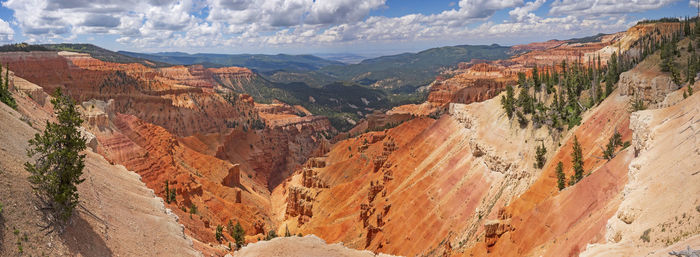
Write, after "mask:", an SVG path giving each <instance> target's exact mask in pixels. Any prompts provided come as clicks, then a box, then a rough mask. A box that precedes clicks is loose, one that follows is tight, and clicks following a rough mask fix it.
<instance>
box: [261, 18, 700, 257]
mask: <svg viewBox="0 0 700 257" xmlns="http://www.w3.org/2000/svg"><path fill="white" fill-rule="evenodd" d="M662 25H663V24H662ZM644 26H646V25H643V27H644ZM631 31H632V32H635V31H637V29H635V30H631ZM635 33H636V32H635ZM630 37H631V38H640V37H641V35H639V34H634V35H629V33H619V34H615V35H611V36H608V37H605V38H604V40H603V41H604V42H603V43H604V44H603V43H598V44H597V45H595V44H594V45H589V46H590V47H589V48H585V47H583V48H582V49H588V50H585V51H590V52H595V51H601V49H603V48H604V47H605V45H606V44H608V45H609V44H612V43H611V42H623V43H624V42H627V41H625V40H628V39H629V38H630ZM606 40H607V41H606ZM557 47H574V46H571V45H569V46H557ZM545 51H546V50H545ZM557 51H562V56H569V55H568V54H564V53H565V52H566V51H568V50H566V49H559V50H557ZM572 51H573V50H572ZM577 51H578V50H577ZM567 58H568V57H567ZM514 67H518V66H514ZM509 69H510V68H502V67H499V66H497V65H493V64H483V63H482V64H476V65H471V66H469V67H468V68H466V69H465V70H464V72H463V75H460V74H457V75H456V76H454V77H453V78H451V79H448V80H445V81H437V82H435V83H434V84H433V87H434V88H433V89H432V91H431V97H432V98H431V97H429V101H430V100H431V99H432V100H433V101H435V102H431V103H437V104H443V105H444V108H445V109H446V114H445V115H442V116H441V117H440V118H439V119H436V120H435V119H430V118H427V117H418V118H414V119H412V120H409V121H406V122H404V123H402V124H401V125H399V126H397V127H395V128H391V129H389V130H386V131H380V132H369V133H364V134H359V135H357V136H355V137H351V138H348V139H344V140H341V141H339V142H337V143H336V144H335V145H333V146H332V148H331V149H330V151H329V152H328V153H327V154H326V155H324V156H322V157H320V158H315V159H313V160H309V161H308V162H307V163H306V165H305V167H303V168H301V169H299V170H297V171H296V172H295V173H294V174H293V175H292V176H291V177H290V178H289V179H287V180H285V181H284V182H283V183H282V184H281V185H280V186H278V187H277V188H275V189H274V191H273V192H272V205H273V222H276V223H277V224H278V225H277V229H278V231H284V230H286V229H288V230H289V231H291V232H292V233H302V234H315V235H318V236H319V237H321V238H323V239H324V240H327V241H329V242H331V243H332V242H343V243H345V244H346V245H348V246H350V247H353V248H358V249H369V250H372V251H375V252H383V253H388V254H397V255H406V256H435V255H438V256H440V255H442V256H487V255H490V256H577V255H579V254H581V253H583V252H584V251H586V250H587V249H589V247H591V246H590V245H592V244H603V243H605V245H602V246H601V247H600V248H593V249H596V251H592V252H591V253H592V254H594V255H598V256H604V255H605V253H606V251H607V250H609V249H622V250H616V251H620V252H622V251H626V252H634V251H631V250H630V249H631V248H633V247H634V246H635V244H636V243H637V242H638V240H637V238H639V236H640V235H638V234H637V233H642V232H644V231H645V230H644V229H646V228H644V229H641V228H638V227H636V228H634V229H630V228H629V227H625V225H616V224H619V222H617V221H615V220H616V219H618V218H619V217H623V218H621V219H626V218H624V217H627V216H628V214H627V213H628V212H629V211H621V210H623V209H622V208H623V207H624V206H625V200H624V199H625V198H624V197H625V196H626V195H627V194H628V193H629V192H630V191H629V190H632V188H634V190H637V191H640V192H639V193H638V195H639V196H642V195H644V194H642V193H641V192H644V188H647V187H646V186H645V185H648V184H645V185H639V186H634V187H630V185H631V184H630V181H632V182H634V181H636V180H634V179H635V177H634V176H636V175H633V176H632V177H631V178H630V177H629V176H628V173H629V174H633V172H632V171H631V170H632V169H633V168H630V167H632V166H630V165H631V164H632V165H633V163H634V162H633V160H635V154H637V153H638V151H635V148H632V147H631V148H626V149H624V150H620V151H619V153H617V154H616V156H615V158H613V159H612V160H609V161H608V160H605V159H603V158H602V156H603V147H604V146H605V145H606V144H607V142H608V139H609V138H610V137H611V136H612V135H613V134H614V133H615V132H616V131H617V132H619V133H620V134H621V136H622V141H623V142H633V141H635V140H636V139H635V140H633V132H634V133H635V134H636V133H639V131H638V129H637V128H636V127H635V126H631V125H630V112H629V102H630V99H631V98H632V97H633V96H631V94H630V93H629V91H630V90H638V89H640V88H644V87H643V86H641V87H640V86H639V85H637V84H635V83H630V84H629V85H624V86H623V85H621V84H618V87H619V88H617V89H616V90H615V91H614V92H613V94H612V95H611V96H609V97H608V98H607V99H605V101H603V102H602V103H601V104H599V105H597V106H594V107H593V108H591V109H589V110H587V111H586V112H585V113H584V114H583V120H582V122H581V125H579V126H576V127H574V128H573V129H570V130H564V131H563V134H561V135H559V134H558V133H555V132H552V131H548V129H547V128H533V127H532V124H529V125H528V126H527V127H525V128H520V127H519V126H518V125H517V122H515V121H513V120H509V119H508V118H507V117H506V115H505V114H504V112H503V110H502V108H501V106H500V99H498V97H496V98H493V96H496V95H497V94H498V91H493V93H492V91H489V89H490V88H492V86H485V87H484V88H483V89H479V90H477V89H478V88H479V84H478V83H474V81H478V80H476V79H475V78H479V77H481V78H489V79H490V80H489V82H485V83H484V84H483V85H494V86H493V87H496V88H497V87H500V86H502V85H498V84H494V83H497V82H498V81H501V80H504V79H505V78H508V76H511V77H510V79H513V78H512V75H513V72H512V71H513V70H509ZM635 72H637V73H638V72H639V71H635V70H633V71H630V72H629V74H628V75H627V76H630V77H634V76H641V75H642V74H635ZM661 75H662V76H664V75H663V74H661ZM666 76H667V75H666ZM642 78H643V77H642ZM460 79H464V81H463V84H461V85H464V84H469V83H471V84H469V85H470V86H469V87H472V89H474V90H476V92H478V93H476V94H465V96H475V97H474V98H463V99H460V98H459V94H456V93H455V92H459V90H463V89H468V88H469V87H465V88H460V86H459V84H450V83H456V82H457V81H459V80H460ZM489 83H491V84H489ZM621 83H622V82H621ZM640 83H642V84H643V82H640ZM452 85H454V86H452ZM630 88H632V89H630ZM472 89H468V90H472ZM674 90H675V91H674ZM438 92H447V93H445V94H439V93H438ZM679 92H680V90H679V89H678V88H677V87H676V88H671V89H663V90H659V92H654V94H660V95H668V96H672V97H673V99H675V100H673V101H671V100H665V102H664V104H665V105H675V104H683V103H685V104H686V105H688V102H690V105H693V104H694V106H695V107H697V106H698V105H697V98H692V99H688V100H684V101H681V100H677V99H676V98H677V97H676V96H677V95H678V94H679ZM491 94H493V95H491ZM541 97H542V96H541ZM489 98H491V99H489ZM662 98H663V96H662ZM667 98H668V97H666V99H667ZM487 99H488V100H487ZM693 99H695V100H693ZM540 100H541V101H544V102H547V103H548V102H550V101H551V100H552V99H547V98H546V97H543V98H542V99H540ZM455 102H464V103H469V104H462V103H455ZM405 109H406V110H418V109H419V107H418V106H411V107H409V108H405ZM696 109H697V108H696ZM397 110H401V108H397ZM682 110H684V111H680V110H679V111H677V112H675V114H671V115H681V116H682V115H688V114H687V113H688V112H690V113H693V110H694V109H692V108H690V107H685V109H682ZM692 115H694V114H691V116H689V117H687V118H682V119H678V121H677V122H675V123H674V124H676V125H681V124H689V123H688V122H690V121H691V120H693V119H694V118H692V117H694V116H692ZM659 119H661V118H659ZM658 121H659V122H660V120H658ZM683 122H685V123H683ZM676 125H674V126H676ZM683 126H685V125H681V127H671V128H668V129H665V130H664V131H665V132H664V133H670V134H665V135H667V136H671V135H672V134H673V133H672V132H668V131H681V130H682V131H687V130H688V129H691V128H692V127H693V126H691V125H688V126H687V127H683ZM684 133H685V132H684ZM687 133H690V132H687ZM574 136H575V137H576V138H577V139H578V141H579V143H580V145H581V147H582V149H583V152H582V154H583V161H584V169H585V176H584V178H583V179H582V180H581V181H580V182H578V183H576V184H575V185H571V186H568V187H567V188H565V189H564V190H562V191H560V190H559V189H558V188H557V181H556V180H557V179H556V174H555V168H556V166H557V163H558V162H560V161H561V162H562V163H563V170H564V173H565V174H566V177H567V180H568V178H569V176H571V175H572V174H573V168H572V164H571V163H572V157H571V155H572V145H573V139H574ZM635 137H637V136H635ZM691 142H692V140H685V141H682V143H685V144H690V143H691ZM540 144H542V145H544V146H545V147H546V148H547V154H546V158H547V162H546V164H545V166H544V168H543V169H536V168H534V167H533V166H534V160H535V147H536V146H538V145H540ZM688 147H690V146H689V145H688ZM690 148H692V147H690ZM690 148H688V149H686V150H684V151H683V152H682V153H680V155H681V156H683V157H682V159H688V158H690V159H693V161H688V162H687V163H685V164H683V167H684V170H689V169H690V168H689V167H697V164H698V163H697V158H695V157H696V155H697V144H696V145H695V148H696V149H695V150H692V149H690ZM663 149H666V148H663ZM684 149H685V148H684ZM655 154H656V155H658V154H660V151H657V152H656V153H655ZM649 158H655V157H649ZM679 158H680V157H679ZM667 159H668V158H667ZM635 169H636V168H635ZM628 170H630V172H628ZM687 176H690V172H686V173H683V175H682V176H680V175H679V176H678V179H681V178H686V179H687ZM654 178H659V177H658V176H656V177H654ZM644 181H646V182H644V183H651V182H650V181H651V178H649V179H646V180H644ZM674 181H675V180H674ZM691 181H692V180H691ZM634 183H637V182H634ZM679 183H680V181H679ZM663 185H664V186H663V187H662V188H667V187H669V186H670V184H669V183H664V184H663ZM683 185H685V186H687V187H690V189H689V190H690V191H689V192H695V190H697V189H698V186H697V185H696V184H693V183H692V182H685V183H683ZM658 190H662V189H658ZM654 194H655V195H656V197H657V198H655V199H657V200H659V201H678V198H679V197H681V196H678V195H677V194H675V195H665V194H664V193H663V191H655V193H654ZM639 199H643V198H639ZM681 199H683V198H681ZM685 199H687V200H688V202H687V204H688V205H687V206H686V207H687V208H679V209H674V210H673V211H671V213H672V214H668V215H665V216H663V217H664V218H668V217H672V216H677V217H678V219H681V216H682V217H683V221H682V222H681V223H679V224H680V225H674V226H672V227H673V229H674V230H673V231H675V232H664V233H662V234H663V235H664V236H663V237H658V238H657V239H656V241H654V242H655V243H653V244H647V248H645V249H646V250H645V251H646V252H645V253H647V252H650V251H651V252H653V251H657V252H658V249H661V248H663V246H662V243H663V242H671V243H674V242H678V241H684V242H694V241H693V240H696V239H694V238H695V237H693V236H694V235H697V233H698V231H697V228H696V223H697V218H696V217H697V216H698V215H699V214H700V212H690V210H691V209H692V208H695V207H694V206H697V200H696V199H694V198H693V197H692V196H691V197H686V198H685ZM649 204H651V203H649ZM674 206H676V205H674ZM625 208H628V207H625ZM635 208H636V209H632V210H633V213H650V214H649V215H651V214H654V215H660V213H657V212H651V211H646V210H656V209H658V208H649V209H645V208H644V207H635ZM639 209H642V210H645V211H638V210H639ZM681 212H682V213H681ZM621 213H622V214H621ZM634 215H640V214H634ZM641 215H643V214H641ZM615 217H618V218H615ZM647 220H648V219H645V223H644V224H650V225H651V226H655V227H653V228H652V229H655V230H662V229H670V227H669V226H670V225H669V224H667V223H663V222H667V221H668V220H667V219H656V220H654V221H653V222H656V223H648V222H647ZM611 224H614V225H615V226H616V227H612V228H611V226H612V225H611ZM627 224H629V223H627ZM664 231H666V230H664ZM618 235H619V236H618ZM674 236H675V237H674ZM619 237H621V238H622V241H620V238H619ZM625 240H628V241H625ZM664 240H665V241H664ZM668 240H671V241H668ZM630 241H631V242H630ZM617 242H623V244H621V245H618V244H617ZM637 247H638V246H637ZM598 249H602V250H598ZM601 253H603V255H600V254H601ZM607 253H609V252H607Z"/></svg>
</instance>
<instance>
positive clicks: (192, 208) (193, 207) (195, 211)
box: [190, 203, 197, 214]
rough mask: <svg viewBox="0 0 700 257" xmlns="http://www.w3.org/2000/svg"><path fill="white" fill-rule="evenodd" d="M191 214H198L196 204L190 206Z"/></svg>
mask: <svg viewBox="0 0 700 257" xmlns="http://www.w3.org/2000/svg"><path fill="white" fill-rule="evenodd" d="M190 214H197V205H196V204H194V203H192V204H190Z"/></svg>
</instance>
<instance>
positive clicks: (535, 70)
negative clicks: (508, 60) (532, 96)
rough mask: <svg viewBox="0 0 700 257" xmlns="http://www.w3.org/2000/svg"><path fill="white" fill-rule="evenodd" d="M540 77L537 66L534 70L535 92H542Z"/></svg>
mask: <svg viewBox="0 0 700 257" xmlns="http://www.w3.org/2000/svg"><path fill="white" fill-rule="evenodd" d="M539 76H540V75H539V74H538V72H537V65H535V67H534V68H532V82H533V83H532V84H533V85H534V87H535V91H540V86H541V85H540V77H539Z"/></svg>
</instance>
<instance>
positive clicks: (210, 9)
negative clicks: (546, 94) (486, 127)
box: [0, 0, 697, 56]
mask: <svg viewBox="0 0 700 257" xmlns="http://www.w3.org/2000/svg"><path fill="white" fill-rule="evenodd" d="M695 6H696V4H695V1H690V2H689V1H682V0H627V1H616V0H499V1H494V0H461V1H460V0H452V1H450V0H433V1H407V0H403V1H402V0H316V1H314V0H121V1H114V0H6V1H2V6H0V19H1V21H0V41H2V43H12V42H29V43H61V42H72V43H92V44H96V45H98V46H102V47H105V48H107V49H111V50H129V51H140V52H158V51H184V52H190V53H196V52H207V53H268V54H275V53H290V54H300V53H357V54H362V55H370V56H372V55H381V54H391V53H399V52H406V51H419V50H423V49H427V48H430V47H438V46H445V45H458V44H492V43H497V44H501V45H513V44H522V43H530V42H537V41H546V40H549V39H567V38H573V37H581V36H589V35H594V34H597V33H613V32H618V31H623V30H626V29H627V28H629V27H630V26H632V25H634V23H636V22H637V21H639V20H641V19H656V18H661V17H684V16H694V15H696V13H697V9H696V8H695Z"/></svg>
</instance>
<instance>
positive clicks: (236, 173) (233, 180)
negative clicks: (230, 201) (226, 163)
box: [221, 164, 241, 202]
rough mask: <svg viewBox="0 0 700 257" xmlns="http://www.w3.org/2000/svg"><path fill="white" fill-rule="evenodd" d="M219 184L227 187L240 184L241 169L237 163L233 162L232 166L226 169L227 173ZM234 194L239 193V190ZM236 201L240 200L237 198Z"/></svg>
mask: <svg viewBox="0 0 700 257" xmlns="http://www.w3.org/2000/svg"><path fill="white" fill-rule="evenodd" d="M221 184H222V185H224V186H227V187H235V186H238V185H240V184H241V170H240V168H239V165H238V164H234V165H233V167H231V168H230V169H229V170H228V174H227V175H226V177H224V179H223V180H222V181H221ZM236 194H237V195H240V193H239V192H237V193H236ZM237 202H240V200H237Z"/></svg>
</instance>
